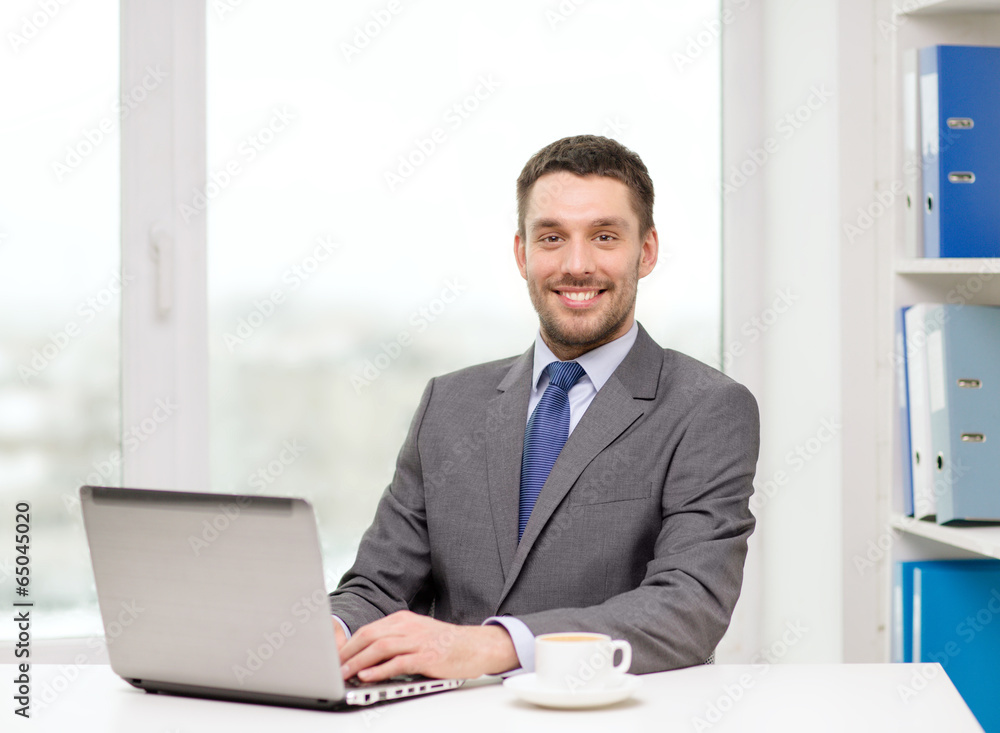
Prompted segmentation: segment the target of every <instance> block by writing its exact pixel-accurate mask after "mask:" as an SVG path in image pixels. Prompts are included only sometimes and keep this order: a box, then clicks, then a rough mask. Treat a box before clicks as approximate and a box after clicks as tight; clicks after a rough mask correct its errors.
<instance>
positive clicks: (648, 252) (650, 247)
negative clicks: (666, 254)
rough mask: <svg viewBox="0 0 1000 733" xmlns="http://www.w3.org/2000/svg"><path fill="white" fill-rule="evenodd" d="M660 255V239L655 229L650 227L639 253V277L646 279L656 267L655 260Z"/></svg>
mask: <svg viewBox="0 0 1000 733" xmlns="http://www.w3.org/2000/svg"><path fill="white" fill-rule="evenodd" d="M659 254H660V237H659V235H658V234H657V233H656V227H650V228H649V233H648V234H646V238H645V239H644V240H643V242H642V249H641V250H640V252H639V277H646V275H648V274H649V273H651V272H652V271H653V268H654V267H656V259H657V257H659Z"/></svg>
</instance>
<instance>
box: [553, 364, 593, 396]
mask: <svg viewBox="0 0 1000 733" xmlns="http://www.w3.org/2000/svg"><path fill="white" fill-rule="evenodd" d="M545 370H546V371H547V372H548V373H549V384H554V385H555V386H557V387H559V389H561V390H563V391H564V392H569V390H570V388H571V387H572V386H573V385H574V384H576V383H577V382H578V381H579V380H580V377H582V376H583V375H584V374H585V373H586V372H584V370H583V367H582V366H580V365H579V364H578V363H577V362H575V361H554V362H552V363H551V364H549V365H548V366H547V367H545Z"/></svg>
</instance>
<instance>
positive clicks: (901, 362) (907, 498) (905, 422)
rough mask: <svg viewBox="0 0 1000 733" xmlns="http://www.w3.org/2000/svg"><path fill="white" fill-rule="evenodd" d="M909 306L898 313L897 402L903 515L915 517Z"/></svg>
mask: <svg viewBox="0 0 1000 733" xmlns="http://www.w3.org/2000/svg"><path fill="white" fill-rule="evenodd" d="M909 309H910V307H909V306H906V307H905V308H900V309H899V310H898V311H896V400H897V402H898V403H899V422H898V425H899V453H900V456H899V458H900V463H899V468H900V479H901V480H900V484H901V488H902V492H903V495H902V506H903V514H904V515H906V516H907V517H912V516H913V465H912V456H911V453H910V451H911V442H910V395H909V391H910V390H909V382H908V381H907V379H908V378H907V374H906V348H907V341H906V311H908V310H909Z"/></svg>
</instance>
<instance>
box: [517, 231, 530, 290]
mask: <svg viewBox="0 0 1000 733" xmlns="http://www.w3.org/2000/svg"><path fill="white" fill-rule="evenodd" d="M526 247H527V245H526V244H525V242H524V240H523V239H521V235H520V234H515V235H514V259H515V260H517V269H518V270H520V272H521V277H523V278H524V279H525V280H527V279H528V253H527V251H526Z"/></svg>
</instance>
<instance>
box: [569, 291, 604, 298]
mask: <svg viewBox="0 0 1000 733" xmlns="http://www.w3.org/2000/svg"><path fill="white" fill-rule="evenodd" d="M563 295H565V296H566V297H567V298H569V299H570V300H590V299H591V298H595V297H597V291H596V290H587V291H585V292H582V293H567V292H564V293H563Z"/></svg>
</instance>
